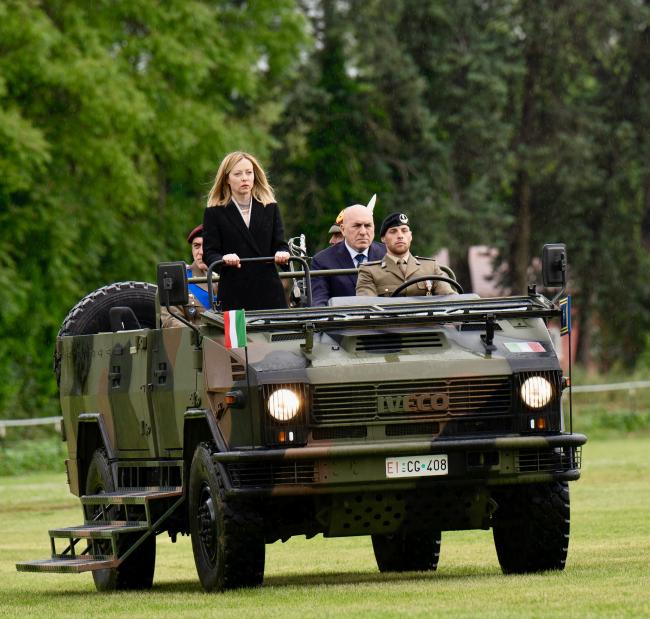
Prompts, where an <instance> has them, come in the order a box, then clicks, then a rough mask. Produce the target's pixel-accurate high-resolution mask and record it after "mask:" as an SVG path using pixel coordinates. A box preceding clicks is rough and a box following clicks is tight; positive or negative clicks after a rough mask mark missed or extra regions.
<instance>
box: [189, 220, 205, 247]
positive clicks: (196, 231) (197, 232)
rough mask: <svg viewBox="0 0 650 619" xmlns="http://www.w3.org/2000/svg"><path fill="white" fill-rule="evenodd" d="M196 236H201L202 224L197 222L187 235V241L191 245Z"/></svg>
mask: <svg viewBox="0 0 650 619" xmlns="http://www.w3.org/2000/svg"><path fill="white" fill-rule="evenodd" d="M197 236H203V224H199V225H198V226H197V227H196V228H194V230H192V232H190V233H189V234H188V235H187V242H188V243H189V244H190V245H191V244H192V241H193V240H194V239H195V238H196V237H197Z"/></svg>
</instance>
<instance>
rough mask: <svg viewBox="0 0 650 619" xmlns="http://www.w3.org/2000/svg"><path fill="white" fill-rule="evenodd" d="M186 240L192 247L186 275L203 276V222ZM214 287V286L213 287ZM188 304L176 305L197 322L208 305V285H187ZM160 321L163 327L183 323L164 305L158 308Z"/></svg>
mask: <svg viewBox="0 0 650 619" xmlns="http://www.w3.org/2000/svg"><path fill="white" fill-rule="evenodd" d="M187 242H188V243H189V244H190V247H191V248H192V264H191V265H189V266H188V267H187V277H205V276H206V274H207V272H208V265H207V264H205V262H203V224H199V225H198V226H196V228H194V229H193V230H192V231H191V232H190V233H189V234H188V235H187ZM215 288H216V287H215ZM188 291H189V304H188V305H186V306H185V307H176V308H175V310H176V312H178V313H181V314H182V315H183V316H185V318H186V319H187V320H189V321H190V322H198V319H199V316H200V315H201V314H202V313H203V312H204V311H205V310H206V309H208V308H209V307H210V304H209V302H208V285H207V284H194V283H190V284H189V285H188ZM160 321H161V325H162V326H163V327H182V326H183V323H182V322H181V321H180V320H177V319H176V318H174V317H173V316H172V315H171V314H170V313H169V312H168V311H167V310H166V309H165V308H164V307H163V308H161V310H160Z"/></svg>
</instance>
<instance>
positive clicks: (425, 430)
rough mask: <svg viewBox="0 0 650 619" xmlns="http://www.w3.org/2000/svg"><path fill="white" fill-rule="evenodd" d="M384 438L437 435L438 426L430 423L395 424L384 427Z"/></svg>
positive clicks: (435, 423) (436, 423)
mask: <svg viewBox="0 0 650 619" xmlns="http://www.w3.org/2000/svg"><path fill="white" fill-rule="evenodd" d="M385 430H386V436H416V435H418V434H438V432H440V424H439V423H438V422H437V421H433V422H431V423H395V424H391V425H388V426H386V428H385Z"/></svg>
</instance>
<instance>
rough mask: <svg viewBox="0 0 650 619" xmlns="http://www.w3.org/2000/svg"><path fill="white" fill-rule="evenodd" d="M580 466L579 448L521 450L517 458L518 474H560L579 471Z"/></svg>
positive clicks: (580, 454)
mask: <svg viewBox="0 0 650 619" xmlns="http://www.w3.org/2000/svg"><path fill="white" fill-rule="evenodd" d="M581 464H582V448H581V447H557V448H555V449H522V450H521V451H520V452H519V454H518V456H517V471H518V472H519V473H562V472H564V471H570V470H572V469H579V468H580V466H581Z"/></svg>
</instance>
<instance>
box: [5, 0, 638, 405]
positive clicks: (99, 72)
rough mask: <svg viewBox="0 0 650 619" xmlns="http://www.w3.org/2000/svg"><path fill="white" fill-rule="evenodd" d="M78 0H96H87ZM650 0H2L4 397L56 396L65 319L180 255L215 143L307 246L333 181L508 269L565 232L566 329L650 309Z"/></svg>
mask: <svg viewBox="0 0 650 619" xmlns="http://www.w3.org/2000/svg"><path fill="white" fill-rule="evenodd" d="M91 5H92V6H91ZM649 14H650V7H649V6H648V3H647V2H645V1H643V0H620V1H619V2H616V3H611V2H607V0H594V2H592V3H589V5H585V3H584V2H580V1H578V0H563V1H559V0H508V1H500V2H492V1H490V0H483V1H478V0H476V1H469V2H460V3H459V2H454V1H452V0H445V1H442V2H419V1H417V0H390V1H389V0H346V1H340V2H328V1H326V0H320V1H319V0H304V1H303V2H302V3H301V2H299V1H298V0H256V1H255V2H243V1H241V0H191V1H189V0H169V1H168V2H164V3H160V2H157V1H156V0H133V1H131V2H111V1H109V0H98V1H97V2H93V3H88V2H83V1H82V0H65V1H64V0H0V290H2V293H1V294H2V300H1V303H0V372H1V373H2V377H3V380H2V381H1V382H0V415H1V416H40V415H42V414H55V413H56V409H57V404H56V401H55V399H54V397H53V396H54V394H55V385H54V382H53V380H52V376H51V371H50V363H51V362H50V360H51V351H52V347H53V342H54V338H55V335H56V332H57V330H58V327H59V325H60V323H61V320H62V319H63V317H64V316H65V314H66V312H67V311H68V309H69V308H70V307H71V306H72V305H74V304H75V302H76V301H77V300H78V299H79V298H80V297H81V296H83V295H84V294H85V293H87V292H89V291H91V290H93V289H94V288H96V287H98V286H100V285H103V284H105V283H108V282H110V281H116V280H124V279H143V280H148V281H152V279H153V273H154V268H155V264H156V262H157V261H159V260H168V259H178V258H181V257H185V255H186V253H187V246H186V245H185V243H184V240H183V239H184V235H185V233H186V232H187V230H188V229H190V228H192V227H193V226H194V225H195V224H196V223H197V222H198V221H200V218H201V216H202V211H203V204H204V199H205V195H206V193H207V190H208V189H209V186H210V184H211V181H212V178H213V176H214V173H215V170H216V166H217V164H218V162H219V160H220V159H221V158H222V156H223V155H224V154H225V153H226V152H228V151H230V150H234V149H237V148H242V149H245V150H250V151H253V152H255V153H256V154H257V155H259V157H260V158H261V160H262V161H263V163H264V164H265V165H266V167H267V169H268V170H269V172H270V177H271V181H272V183H273V184H274V186H275V187H276V189H277V193H278V196H279V198H280V202H281V206H282V208H283V213H284V218H285V223H286V225H287V229H288V230H287V232H288V233H299V232H305V233H307V235H308V248H309V250H310V251H312V252H313V251H314V250H315V249H317V248H319V247H320V246H322V245H323V244H324V242H325V230H326V229H327V227H329V225H330V223H331V221H332V220H333V218H334V217H335V216H336V213H338V211H339V210H340V209H341V208H342V207H343V206H345V205H346V204H349V203H353V202H365V201H366V200H367V199H368V198H369V197H370V195H372V194H373V193H377V194H378V196H379V200H378V204H377V209H376V213H377V216H378V218H381V217H382V216H383V215H384V214H386V213H387V212H389V211H392V210H397V209H400V210H406V211H407V212H409V214H410V215H411V217H412V218H413V219H414V220H417V222H418V225H417V250H418V251H419V252H422V253H425V252H433V251H436V250H437V249H439V248H440V247H442V246H446V247H448V248H449V249H450V251H451V256H452V261H453V266H454V267H455V269H456V271H457V272H458V273H459V275H460V277H461V278H462V279H464V280H465V282H464V283H465V284H467V277H468V274H467V264H466V256H467V248H468V247H469V246H470V245H472V244H482V245H492V246H495V247H498V248H499V249H500V250H501V255H502V257H503V259H504V260H506V261H507V265H508V269H507V277H508V278H509V284H510V285H511V286H512V288H513V289H514V290H521V289H522V288H523V287H524V286H525V285H526V283H527V277H528V275H527V267H528V265H529V263H530V259H531V257H532V256H534V255H537V254H538V253H539V249H540V247H541V244H542V243H543V242H545V241H564V242H566V243H567V244H568V246H569V251H570V254H569V257H570V262H571V265H572V273H571V275H572V289H573V292H574V294H575V296H576V299H575V305H576V307H577V308H578V311H579V316H578V317H579V319H580V322H581V326H582V333H583V335H584V337H583V338H581V341H580V343H579V346H580V353H581V355H582V357H583V358H585V357H586V354H587V347H589V349H590V351H591V352H592V355H595V358H597V359H598V360H600V361H601V362H602V363H603V364H605V365H606V366H611V365H614V364H616V363H620V364H621V365H624V366H626V367H631V366H633V365H634V364H635V362H636V360H637V358H638V356H639V354H640V352H641V351H642V349H643V344H644V338H645V333H646V332H648V331H649V330H650V324H649V323H650V319H649V317H648V312H647V311H646V309H645V308H646V306H647V304H648V301H650V298H649V297H650V284H648V281H647V278H645V277H644V274H645V272H646V270H647V268H648V266H650V265H649V264H648V262H649V260H648V253H647V248H648V246H650V136H649V134H648V125H649V116H650V111H649V108H648V105H647V101H648V100H649V97H650V74H649V73H648V71H647V67H648V66H650V21H649V20H650V17H649Z"/></svg>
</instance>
